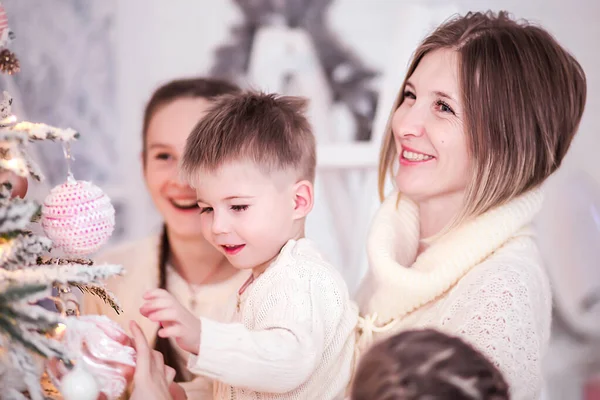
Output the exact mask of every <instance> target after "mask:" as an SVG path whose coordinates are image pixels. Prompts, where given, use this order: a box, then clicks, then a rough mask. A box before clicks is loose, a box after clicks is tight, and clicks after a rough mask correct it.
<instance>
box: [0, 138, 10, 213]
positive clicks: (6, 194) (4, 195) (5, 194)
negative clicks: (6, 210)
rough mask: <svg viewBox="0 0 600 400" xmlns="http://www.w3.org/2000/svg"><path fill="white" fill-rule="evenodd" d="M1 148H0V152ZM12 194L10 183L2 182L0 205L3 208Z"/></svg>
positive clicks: (0, 186)
mask: <svg viewBox="0 0 600 400" xmlns="http://www.w3.org/2000/svg"><path fill="white" fill-rule="evenodd" d="M1 151H2V148H0V152H1ZM11 192H12V184H11V183H10V182H2V184H0V205H2V206H3V207H4V206H5V205H6V204H9V203H10V194H11Z"/></svg>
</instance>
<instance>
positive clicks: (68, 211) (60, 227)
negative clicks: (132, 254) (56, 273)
mask: <svg viewBox="0 0 600 400" xmlns="http://www.w3.org/2000/svg"><path fill="white" fill-rule="evenodd" d="M41 223H42V227H43V228H44V232H45V233H46V235H47V236H48V238H50V240H52V242H53V243H54V246H55V247H58V248H61V249H62V250H63V251H64V252H65V253H67V254H68V255H71V256H85V255H89V254H91V253H94V252H95V251H97V250H98V249H99V248H100V247H102V245H104V244H105V243H106V241H107V240H108V238H110V235H111V234H112V233H113V230H114V228H115V209H114V208H113V206H112V204H111V203H110V199H109V197H108V196H107V195H106V194H105V193H104V192H103V191H102V190H101V189H100V188H99V187H98V186H95V185H93V184H92V183H90V182H86V181H76V180H74V179H72V178H70V179H69V180H67V182H65V183H63V184H62V185H60V186H57V187H55V188H54V189H52V191H50V194H49V195H48V197H46V199H45V200H44V204H43V205H42V219H41Z"/></svg>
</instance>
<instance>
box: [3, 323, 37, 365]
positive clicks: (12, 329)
mask: <svg viewBox="0 0 600 400" xmlns="http://www.w3.org/2000/svg"><path fill="white" fill-rule="evenodd" d="M0 332H3V333H4V334H5V335H7V336H8V337H9V338H10V339H11V340H12V341H13V342H17V343H19V344H21V345H22V346H23V347H25V348H26V349H27V350H29V351H31V352H33V353H35V354H37V355H39V356H42V357H45V356H46V354H45V353H44V350H43V349H39V348H38V347H37V346H36V345H35V344H34V343H31V342H29V341H28V340H27V339H25V335H24V333H23V331H22V330H21V328H20V327H19V325H18V324H17V322H16V321H15V320H10V319H8V318H6V315H4V314H3V315H0Z"/></svg>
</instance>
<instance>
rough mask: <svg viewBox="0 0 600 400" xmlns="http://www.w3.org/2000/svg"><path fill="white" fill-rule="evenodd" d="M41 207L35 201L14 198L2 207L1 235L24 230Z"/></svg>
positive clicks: (0, 217)
mask: <svg viewBox="0 0 600 400" xmlns="http://www.w3.org/2000/svg"><path fill="white" fill-rule="evenodd" d="M38 209H39V205H38V204H36V203H35V202H34V201H30V200H24V199H19V198H14V199H11V200H10V201H8V202H7V203H6V204H2V207H0V233H6V232H11V231H17V230H23V229H25V228H27V226H28V225H29V224H30V223H31V219H32V217H33V216H34V215H35V213H36V212H37V211H38Z"/></svg>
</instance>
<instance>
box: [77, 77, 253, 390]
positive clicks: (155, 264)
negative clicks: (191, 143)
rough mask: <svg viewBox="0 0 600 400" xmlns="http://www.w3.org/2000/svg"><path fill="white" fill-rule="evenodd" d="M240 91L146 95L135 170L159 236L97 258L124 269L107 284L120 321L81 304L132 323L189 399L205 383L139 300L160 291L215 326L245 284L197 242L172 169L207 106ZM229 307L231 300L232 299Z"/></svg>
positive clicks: (217, 85) (197, 230) (178, 85)
mask: <svg viewBox="0 0 600 400" xmlns="http://www.w3.org/2000/svg"><path fill="white" fill-rule="evenodd" d="M238 90H239V89H238V88H237V87H236V86H234V85H232V84H230V83H228V82H225V81H221V80H214V79H201V78H196V79H185V80H177V81H173V82H170V83H168V84H166V85H164V86H162V87H160V88H159V89H157V90H156V92H155V93H154V94H153V96H152V97H151V99H150V100H149V102H148V104H147V106H146V111H145V114H144V121H143V150H142V164H143V168H144V178H145V181H146V186H147V188H148V192H149V193H150V196H151V197H152V200H153V202H154V204H155V206H156V208H157V210H158V211H159V212H160V214H161V215H162V217H163V218H164V221H165V223H164V227H163V232H162V234H161V236H160V237H159V236H151V237H149V238H147V239H144V240H142V241H139V242H134V243H130V244H126V245H123V246H121V247H120V248H117V249H115V250H113V251H112V252H110V253H108V254H105V255H103V256H101V257H98V258H97V260H98V261H99V262H110V263H117V264H123V265H124V267H125V268H126V270H127V275H126V276H124V277H119V278H116V279H114V280H112V281H110V282H109V283H108V288H109V289H110V290H111V291H112V292H114V293H115V294H116V296H117V297H118V298H119V300H120V301H121V305H122V308H123V310H124V312H123V314H121V315H115V314H114V312H112V309H110V308H107V307H106V306H105V305H104V304H101V303H100V302H98V301H97V300H96V299H95V298H91V297H86V298H85V299H84V309H85V312H86V313H91V314H106V315H108V316H109V317H111V318H113V319H114V320H116V321H117V322H118V323H119V324H121V325H122V326H123V327H124V328H125V329H127V327H128V326H129V321H130V320H134V321H136V322H137V323H138V324H139V325H140V327H141V329H142V331H143V333H144V335H145V336H146V338H147V339H148V341H149V342H150V343H151V344H152V343H153V344H154V347H155V348H156V349H157V350H158V351H160V352H161V353H163V356H164V359H165V363H166V364H167V365H169V366H171V367H173V368H174V369H175V370H176V371H177V376H176V378H175V380H176V381H180V382H182V381H183V382H187V381H191V382H187V383H185V384H183V385H182V386H183V387H184V389H185V390H186V392H187V395H188V398H205V397H204V396H205V395H207V394H208V396H210V393H212V390H211V383H210V381H208V380H207V379H206V378H201V377H194V376H193V375H192V374H191V373H190V372H189V371H188V370H187V368H186V365H187V358H188V354H187V353H186V352H184V351H183V350H181V349H180V348H179V347H178V346H177V344H176V343H175V342H174V341H173V342H171V341H170V340H168V339H164V338H159V337H157V335H156V332H157V330H158V325H157V324H156V323H153V322H151V321H150V320H148V319H146V318H144V317H143V316H142V315H141V314H140V313H139V308H140V306H141V305H142V302H143V298H142V297H143V294H144V292H146V291H147V290H149V289H152V288H159V287H160V288H164V289H167V290H168V291H169V292H171V293H172V294H173V295H174V296H175V297H176V298H177V300H179V301H180V302H181V303H182V304H184V305H187V307H188V308H189V309H190V311H192V312H193V313H194V314H195V315H196V316H197V317H210V318H212V319H215V320H221V319H222V317H221V315H222V314H223V312H224V308H225V307H226V305H227V304H228V301H229V298H230V297H231V296H232V295H233V294H234V293H235V292H236V291H237V289H238V288H239V287H240V286H241V285H242V284H243V282H244V281H245V280H246V279H247V277H248V275H249V273H243V272H242V273H240V272H239V271H238V270H236V269H235V268H233V267H232V266H231V264H229V262H228V261H227V259H226V258H225V256H224V255H223V254H222V253H220V252H219V251H217V250H216V249H215V248H214V247H213V246H211V245H210V244H209V243H208V242H207V241H206V240H205V239H204V237H203V236H202V232H201V227H200V210H199V208H198V206H197V204H196V192H195V191H194V190H193V189H192V188H190V187H189V186H188V185H186V184H185V183H183V182H182V181H181V180H180V179H179V171H178V163H179V159H180V158H181V156H182V154H183V150H184V147H185V143H186V139H187V137H188V135H189V134H190V132H191V131H192V129H193V128H194V126H195V125H196V123H197V122H198V121H199V120H200V119H201V118H202V117H203V116H204V114H205V113H206V112H207V110H208V108H209V107H210V106H211V104H212V103H213V100H214V99H215V98H216V97H217V96H219V95H222V94H228V93H235V92H237V91H238ZM233 300H234V299H233Z"/></svg>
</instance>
